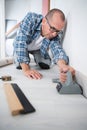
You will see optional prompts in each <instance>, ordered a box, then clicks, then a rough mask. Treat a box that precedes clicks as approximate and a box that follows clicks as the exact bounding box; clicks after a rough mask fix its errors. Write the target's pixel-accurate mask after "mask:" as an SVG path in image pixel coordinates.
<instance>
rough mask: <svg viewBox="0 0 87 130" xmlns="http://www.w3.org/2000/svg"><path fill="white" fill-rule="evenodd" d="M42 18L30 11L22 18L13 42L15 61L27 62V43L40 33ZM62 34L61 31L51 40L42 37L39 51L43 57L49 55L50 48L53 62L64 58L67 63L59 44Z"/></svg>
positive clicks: (28, 60)
mask: <svg viewBox="0 0 87 130" xmlns="http://www.w3.org/2000/svg"><path fill="white" fill-rule="evenodd" d="M42 19H43V16H42V15H40V14H36V13H31V12H30V13H28V14H27V15H26V16H25V18H24V19H23V20H22V22H21V24H20V29H19V32H18V34H17V37H16V38H15V40H14V43H13V45H14V57H15V61H16V62H18V63H26V64H29V62H30V59H29V54H28V44H30V43H31V42H32V41H33V40H34V39H35V38H37V37H39V36H40V35H41V23H42ZM62 36H63V32H62V33H60V34H59V35H58V36H56V37H55V38H53V39H51V40H49V39H46V38H44V39H43V41H42V45H41V48H40V52H41V55H42V56H43V57H44V58H48V57H49V54H48V48H49V49H51V52H52V55H53V62H54V63H57V61H58V60H59V59H64V60H65V61H66V63H68V57H67V56H66V53H65V51H64V50H63V48H62V45H61V39H62Z"/></svg>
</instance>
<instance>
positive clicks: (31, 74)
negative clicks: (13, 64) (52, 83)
mask: <svg viewBox="0 0 87 130" xmlns="http://www.w3.org/2000/svg"><path fill="white" fill-rule="evenodd" d="M20 65H21V67H22V70H23V72H24V74H25V76H27V77H28V78H31V79H41V78H42V75H41V74H40V73H39V72H38V71H36V70H34V69H31V68H30V66H29V65H27V64H25V63H21V64H20Z"/></svg>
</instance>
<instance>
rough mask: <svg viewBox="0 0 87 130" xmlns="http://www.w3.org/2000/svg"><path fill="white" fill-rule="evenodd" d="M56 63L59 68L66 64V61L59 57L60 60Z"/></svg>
mask: <svg viewBox="0 0 87 130" xmlns="http://www.w3.org/2000/svg"><path fill="white" fill-rule="evenodd" d="M57 65H58V67H59V68H61V67H62V66H63V65H66V62H65V60H63V59H60V60H58V62H57Z"/></svg>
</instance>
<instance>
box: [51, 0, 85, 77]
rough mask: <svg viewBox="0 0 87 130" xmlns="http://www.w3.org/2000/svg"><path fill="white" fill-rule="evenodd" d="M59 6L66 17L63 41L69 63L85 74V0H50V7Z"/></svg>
mask: <svg viewBox="0 0 87 130" xmlns="http://www.w3.org/2000/svg"><path fill="white" fill-rule="evenodd" d="M55 7H56V8H60V9H62V10H63V11H64V13H65V15H66V18H67V30H66V34H65V38H64V42H63V46H64V49H65V51H66V52H67V54H68V55H69V57H70V65H72V66H73V67H74V68H75V69H76V70H78V71H80V72H82V73H84V74H85V75H87V60H86V55H87V38H86V37H87V36H86V35H87V14H86V12H87V0H72V1H71V0H58V1H57V0H51V8H55Z"/></svg>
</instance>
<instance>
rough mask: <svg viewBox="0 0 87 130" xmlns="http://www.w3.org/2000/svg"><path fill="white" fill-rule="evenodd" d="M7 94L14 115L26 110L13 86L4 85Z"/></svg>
mask: <svg viewBox="0 0 87 130" xmlns="http://www.w3.org/2000/svg"><path fill="white" fill-rule="evenodd" d="M4 88H5V93H6V97H7V101H8V104H9V107H10V110H11V114H12V115H18V114H19V113H20V112H21V111H23V110H24V108H23V106H22V104H21V103H20V101H19V99H18V97H17V96H16V94H15V91H14V90H13V88H12V86H11V84H9V83H5V84H4Z"/></svg>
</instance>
